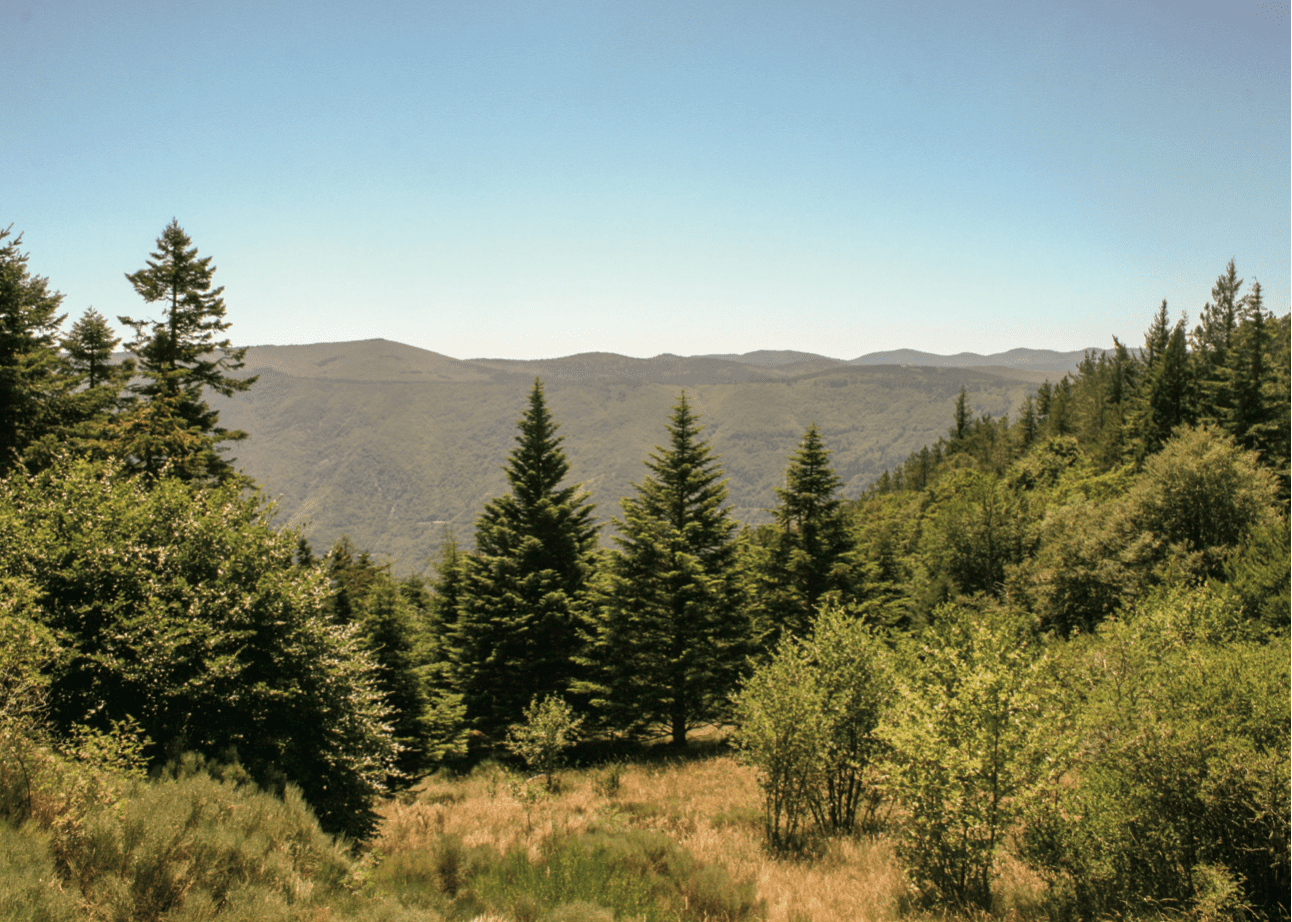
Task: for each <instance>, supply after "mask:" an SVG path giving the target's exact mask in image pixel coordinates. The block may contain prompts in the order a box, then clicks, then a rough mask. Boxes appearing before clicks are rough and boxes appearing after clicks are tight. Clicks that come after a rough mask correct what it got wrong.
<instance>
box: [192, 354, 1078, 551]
mask: <svg viewBox="0 0 1292 922" xmlns="http://www.w3.org/2000/svg"><path fill="white" fill-rule="evenodd" d="M881 355H885V357H887V358H888V361H887V362H886V363H880V364H875V363H872V362H868V361H865V360H869V359H871V358H872V356H863V357H862V359H861V360H856V361H853V362H845V361H842V360H839V359H831V358H827V357H825V356H816V355H811V354H809V353H803V352H791V351H782V352H775V351H771V350H767V351H762V352H756V353H750V354H749V355H748V356H735V357H734V358H733V357H728V356H677V355H660V356H655V357H654V358H649V359H639V358H632V357H630V356H622V355H615V354H612V353H604V352H592V353H584V354H581V355H572V356H564V357H561V358H555V359H541V360H513V359H455V358H452V357H450V356H447V355H442V354H440V353H437V352H432V351H430V350H427V349H419V348H416V347H414V346H408V345H405V344H403V343H396V342H391V341H389V340H384V339H373V340H363V341H359V342H348V343H314V344H310V345H303V346H253V347H251V348H249V349H248V350H247V353H246V367H245V368H244V369H243V372H244V373H245V374H248V375H251V374H258V375H260V380H259V381H258V382H257V383H256V385H255V386H254V387H252V388H251V389H250V390H248V391H247V392H245V393H242V394H237V395H235V396H233V397H231V398H224V397H218V396H214V397H212V398H211V405H212V406H213V407H214V408H215V409H217V410H218V411H219V412H220V422H221V424H222V425H223V426H227V427H228V428H230V429H242V430H244V431H246V432H247V433H248V434H249V436H250V437H249V438H248V439H247V440H246V441H242V442H237V443H235V444H233V445H232V446H231V454H232V455H233V457H234V459H235V465H236V466H237V467H239V468H241V469H242V470H244V471H245V472H246V473H247V474H248V475H249V476H251V477H252V478H253V479H254V480H256V481H257V482H259V483H260V484H261V485H262V486H263V487H264V489H265V491H266V493H267V494H268V495H269V496H271V497H273V498H274V499H275V500H276V502H277V504H278V509H279V518H278V521H279V522H280V523H281V524H287V525H293V526H297V527H300V528H301V529H303V530H304V532H305V534H306V536H307V537H308V538H309V539H310V541H311V542H312V543H313V545H314V547H315V548H316V550H318V551H325V550H326V549H327V548H328V547H330V546H331V544H332V543H333V542H334V541H335V540H336V539H337V538H339V537H340V536H341V535H343V534H348V535H349V536H350V537H351V539H352V540H353V541H354V543H355V545H356V546H357V547H359V548H362V549H365V550H368V551H371V552H372V553H373V554H374V555H375V556H376V558H377V559H378V560H381V559H389V560H390V561H391V563H392V565H393V566H394V567H395V570H396V572H398V573H408V572H425V570H426V569H427V566H428V559H429V558H430V557H431V556H432V555H433V554H435V553H436V551H437V549H438V548H439V547H440V546H441V544H442V543H443V541H444V540H445V537H446V534H447V533H449V532H452V533H454V534H456V536H457V537H458V539H459V540H460V541H462V542H463V543H464V544H466V545H467V546H470V543H471V538H472V535H473V534H474V522H475V518H476V516H478V515H479V514H480V511H481V509H482V508H483V506H484V503H485V502H486V501H488V500H489V499H491V498H493V497H495V496H498V495H500V494H502V493H503V492H505V491H506V489H507V482H506V478H505V477H504V475H503V464H504V463H505V462H506V459H507V454H508V452H509V451H510V450H511V449H512V447H513V445H514V439H515V435H516V421H517V419H518V418H519V417H520V414H521V412H522V411H523V410H524V407H525V400H526V396H527V394H528V392H529V389H530V387H532V385H533V382H534V379H535V378H536V377H538V378H542V380H543V382H544V387H545V390H546V393H547V399H548V405H549V407H550V408H551V411H552V414H553V416H554V418H555V419H556V421H557V423H558V424H560V426H561V429H560V435H561V436H562V437H563V438H564V440H565V441H564V445H565V450H566V452H567V455H568V457H569V461H570V479H571V482H574V483H582V484H583V485H584V488H585V489H587V490H588V491H589V492H590V493H591V494H592V498H593V501H594V502H595V503H596V504H597V515H598V516H599V517H601V519H602V520H603V521H608V520H609V519H610V518H611V517H612V516H615V515H618V514H619V500H620V499H621V498H622V497H624V496H627V495H630V494H631V493H632V490H633V487H632V484H634V483H637V482H640V481H641V479H642V477H643V476H644V474H645V468H644V466H643V464H642V462H643V461H644V460H645V459H646V458H647V456H648V455H649V454H650V453H651V452H652V451H653V450H654V448H655V446H657V445H659V444H661V443H662V442H663V441H664V440H665V432H664V423H665V420H666V418H667V416H668V413H669V411H670V409H671V407H672V406H673V404H674V402H675V401H676V400H677V396H678V394H679V392H680V391H681V390H682V389H685V390H686V393H687V397H688V399H689V400H690V401H691V404H692V406H693V408H694V409H695V410H696V412H697V413H698V414H699V415H700V421H701V424H702V425H703V426H704V427H705V428H704V436H705V437H706V438H708V439H710V441H711V444H712V447H713V449H714V451H715V452H716V453H717V454H718V455H719V456H720V458H721V461H722V464H723V469H724V471H725V473H726V476H727V477H728V478H729V481H728V488H729V490H730V502H731V506H732V509H733V512H734V514H735V516H736V518H737V519H738V520H739V521H742V522H746V523H750V524H753V523H758V522H764V521H768V520H769V516H768V513H767V510H768V509H769V508H770V507H772V506H773V505H775V502H776V494H775V490H776V488H777V487H779V486H781V485H782V478H783V477H784V471H785V463H786V458H787V457H788V456H789V454H790V453H791V452H792V451H793V450H794V448H795V447H796V445H797V444H798V441H799V439H800V438H801V437H802V435H803V431H804V430H805V429H806V427H807V426H808V424H809V423H813V422H815V423H816V424H817V425H818V426H819V427H820V429H821V433H822V436H823V437H824V439H825V442H826V445H827V447H828V448H829V449H830V450H831V452H832V454H831V462H832V464H833V465H834V468H835V470H836V471H837V472H838V474H839V476H840V478H841V479H842V480H843V483H844V496H845V497H849V498H850V497H855V496H857V495H858V494H860V492H861V491H862V490H863V489H864V488H865V487H866V485H867V484H869V483H870V482H871V481H873V480H874V479H875V478H876V477H878V476H879V475H880V474H881V473H882V472H883V471H884V470H885V469H887V468H889V467H891V466H893V465H895V464H899V463H901V462H902V461H904V460H905V459H906V457H907V456H908V455H909V454H910V453H911V452H912V451H918V450H919V449H920V448H921V447H922V446H924V445H927V444H930V443H932V442H935V441H937V439H938V438H939V437H941V436H944V435H945V434H946V433H947V431H948V428H949V427H950V425H951V420H952V413H953V408H954V404H955V399H956V395H957V394H958V393H959V391H960V388H962V387H963V388H965V389H966V391H967V393H968V395H969V400H970V404H971V405H972V407H973V409H974V412H975V413H990V414H992V415H993V416H996V417H999V416H1001V415H1002V414H1006V413H1013V412H1015V411H1016V408H1017V407H1018V405H1019V404H1020V403H1021V402H1022V400H1023V398H1024V397H1025V396H1027V395H1028V394H1029V393H1033V392H1034V391H1035V389H1036V387H1037V386H1038V385H1039V384H1040V383H1041V382H1042V381H1044V380H1046V379H1047V378H1049V379H1054V378H1056V377H1057V376H1058V375H1059V374H1061V373H1062V372H1056V371H1049V370H1045V369H1041V370H1037V369H1032V368H1028V367H1026V365H1025V364H1023V363H1025V362H1027V361H1028V360H1031V359H1035V358H1037V357H1038V356H1039V357H1041V358H1043V359H1046V360H1047V363H1048V360H1049V359H1050V358H1052V356H1054V355H1060V356H1063V355H1065V354H1063V353H1044V352H1042V351H1040V350H1014V352H1013V353H1001V354H999V355H996V356H978V357H976V359H977V360H978V361H999V362H1001V364H997V365H983V364H972V365H971V364H970V363H969V362H968V361H965V362H963V363H959V364H944V365H935V364H932V360H933V359H938V358H942V359H946V360H950V359H957V358H959V357H957V356H943V357H939V356H932V357H931V358H930V359H929V360H928V361H929V362H930V364H925V365H916V364H909V363H907V364H902V363H898V362H894V361H893V356H894V355H895V354H893V353H889V354H881ZM901 355H902V356H905V355H906V353H901ZM924 355H927V353H915V352H913V351H912V352H911V353H910V356H914V357H916V358H917V359H918V358H919V357H920V356H924ZM1072 355H1074V356H1076V357H1078V358H1079V357H1080V354H1077V353H1073V354H1072ZM1011 360H1013V361H1012V363H1011ZM1006 363H1010V364H1006ZM1063 370H1064V371H1067V370H1069V369H1067V368H1065V369H1063Z"/></svg>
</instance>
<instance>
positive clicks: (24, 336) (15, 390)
mask: <svg viewBox="0 0 1292 922" xmlns="http://www.w3.org/2000/svg"><path fill="white" fill-rule="evenodd" d="M11 230H12V228H4V229H2V230H0V243H3V244H4V245H3V246H0V475H3V474H5V473H7V472H8V471H9V470H11V469H12V468H13V466H14V465H15V464H16V463H17V462H18V460H19V458H20V457H21V456H22V454H23V453H24V452H25V451H26V450H27V448H28V446H30V445H31V444H32V443H33V442H35V441H37V440H38V439H40V438H41V437H42V436H43V435H45V434H46V433H47V432H49V431H50V430H51V429H53V428H54V427H55V426H56V424H57V423H58V421H59V417H60V414H61V412H62V409H63V407H62V403H63V401H64V400H65V398H66V395H67V392H68V391H69V390H70V388H71V386H72V379H71V377H70V376H69V374H68V372H67V368H66V364H65V363H64V361H63V359H62V358H61V357H60V356H59V354H58V350H57V343H58V337H57V331H58V327H59V324H61V323H62V322H63V316H62V315H60V314H58V313H57V311H58V308H59V305H60V304H61V303H62V301H63V296H62V295H61V294H59V293H58V292H55V291H51V290H50V288H49V280H48V279H45V278H42V277H40V276H36V275H32V274H31V273H30V271H29V270H28V269H27V260H28V257H27V254H26V253H23V252H21V251H19V249H18V246H19V244H21V243H22V235H21V234H19V235H18V236H17V237H11V234H10V231H11ZM6 240H7V242H5V241H6Z"/></svg>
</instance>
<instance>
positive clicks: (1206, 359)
mask: <svg viewBox="0 0 1292 922" xmlns="http://www.w3.org/2000/svg"><path fill="white" fill-rule="evenodd" d="M1242 287H1243V280H1242V279H1240V278H1239V277H1238V272H1237V270H1236V269H1235V268H1234V261H1233V260H1232V259H1231V260H1230V261H1229V265H1228V266H1226V267H1225V271H1224V273H1223V274H1222V275H1221V276H1220V277H1219V278H1218V279H1216V284H1215V285H1213V286H1212V287H1211V297H1212V300H1211V301H1208V302H1207V304H1206V305H1204V306H1203V308H1202V314H1201V315H1200V316H1199V318H1198V320H1199V324H1198V326H1196V327H1194V329H1193V335H1192V336H1191V343H1190V345H1191V346H1192V358H1193V362H1194V374H1195V376H1196V378H1197V384H1198V388H1199V390H1200V392H1201V393H1200V394H1198V395H1197V396H1199V397H1201V404H1202V406H1201V407H1200V409H1201V413H1200V414H1199V415H1200V417H1201V418H1203V419H1207V420H1216V421H1219V420H1223V419H1224V418H1225V417H1226V416H1228V415H1229V413H1230V412H1231V410H1232V407H1231V398H1232V394H1231V393H1230V390H1229V388H1228V386H1227V380H1226V379H1227V377H1228V375H1227V373H1226V371H1227V369H1228V367H1229V363H1230V360H1231V357H1232V356H1231V353H1232V349H1233V346H1234V334H1235V333H1236V332H1237V330H1238V317H1239V312H1240V310H1241V309H1242V306H1243V299H1241V298H1240V297H1239V295H1238V293H1239V291H1240V290H1241V289H1242Z"/></svg>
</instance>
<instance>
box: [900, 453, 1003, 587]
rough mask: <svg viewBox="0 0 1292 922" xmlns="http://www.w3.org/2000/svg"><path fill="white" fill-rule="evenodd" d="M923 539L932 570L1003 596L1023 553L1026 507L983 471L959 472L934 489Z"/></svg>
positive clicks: (959, 584)
mask: <svg viewBox="0 0 1292 922" xmlns="http://www.w3.org/2000/svg"><path fill="white" fill-rule="evenodd" d="M933 494H934V495H933V502H932V504H931V506H930V508H929V510H928V513H927V516H926V520H925V527H924V531H923V534H922V537H921V544H922V550H923V553H924V556H925V558H926V560H927V561H928V566H929V568H930V570H931V571H932V572H934V573H937V574H939V575H943V576H946V577H947V578H948V579H950V580H951V581H952V584H953V586H954V587H955V590H956V591H958V592H960V593H963V594H966V595H971V594H973V593H975V592H987V593H991V594H993V595H1000V594H1001V593H1002V592H1003V590H1004V586H1005V570H1006V567H1007V566H1008V565H1009V564H1011V563H1017V562H1018V561H1019V560H1020V559H1021V558H1022V556H1023V543H1024V531H1025V525H1026V510H1025V509H1024V508H1023V506H1022V504H1021V503H1020V502H1019V500H1018V497H1017V495H1016V494H1015V493H1014V492H1013V491H1011V490H1010V489H1009V488H1008V487H1007V486H1006V485H1005V484H1004V483H1003V482H1001V481H1000V480H999V479H997V478H996V477H992V476H991V475H988V474H981V473H979V472H977V471H972V470H962V471H955V472H954V473H952V474H951V475H950V476H947V477H944V478H943V479H942V481H940V482H939V483H938V486H937V487H936V488H935V489H934V491H933Z"/></svg>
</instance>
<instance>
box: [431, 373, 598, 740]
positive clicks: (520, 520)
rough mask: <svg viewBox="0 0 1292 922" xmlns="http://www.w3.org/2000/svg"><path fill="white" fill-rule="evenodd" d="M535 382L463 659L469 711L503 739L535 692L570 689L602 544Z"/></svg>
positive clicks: (464, 597) (487, 531)
mask: <svg viewBox="0 0 1292 922" xmlns="http://www.w3.org/2000/svg"><path fill="white" fill-rule="evenodd" d="M556 429H557V424H556V423H555V422H554V421H553V420H552V416H551V414H550V413H549V412H548V409H547V404H546V402H545V400H544V397H543V385H542V382H541V381H539V380H537V379H535V381H534V389H533V390H532V391H531V392H530V395H529V408H528V409H527V410H526V411H525V413H524V415H523V416H522V417H521V419H520V422H519V430H520V431H519V433H518V434H517V435H516V448H515V449H514V450H513V451H512V453H511V458H510V460H509V462H508V464H507V468H506V472H507V480H508V482H509V483H510V484H511V493H509V494H507V495H505V496H501V497H499V498H497V499H495V500H493V501H492V502H490V503H489V504H488V505H487V506H485V509H484V512H483V513H482V514H481V515H480V518H479V520H478V521H477V522H476V551H475V553H474V554H472V555H471V556H469V557H468V558H467V559H466V564H467V566H466V574H465V576H466V579H465V581H464V583H465V584H464V585H463V586H462V587H461V601H460V605H461V611H460V613H459V615H458V623H457V625H456V634H457V638H456V639H457V647H458V649H457V650H456V651H455V652H456V656H455V658H456V660H457V667H458V676H459V681H460V683H461V690H462V692H463V695H464V698H465V701H466V707H467V717H468V720H469V721H470V722H471V723H472V725H473V726H474V727H475V728H476V729H479V730H481V731H483V732H484V733H486V734H488V735H489V736H491V737H494V738H497V739H500V738H501V735H502V732H503V731H505V730H506V728H507V727H508V726H509V725H511V724H513V723H517V722H519V721H520V720H522V719H523V717H524V711H525V707H526V706H527V705H528V704H529V703H530V701H531V700H532V699H533V698H534V697H536V696H537V697H538V698H540V699H542V698H544V697H546V696H547V695H565V694H566V693H567V692H568V690H569V688H570V685H571V682H572V681H573V680H574V678H575V673H576V665H575V660H576V658H578V657H579V656H580V654H581V652H582V650H581V643H582V641H581V640H580V615H579V607H580V604H581V599H582V596H583V593H584V587H585V583H586V582H587V579H588V577H589V575H590V573H591V570H592V555H593V553H594V551H595V548H596V543H597V526H596V525H595V524H594V523H593V521H592V511H593V506H592V505H591V504H590V503H589V502H588V495H587V494H586V493H585V492H582V490H581V489H580V487H579V486H577V485H573V486H561V482H562V481H563V480H565V477H566V474H567V473H568V472H569V463H568V462H567V461H566V458H565V452H564V450H562V448H561V439H560V438H559V437H558V436H557V435H556Z"/></svg>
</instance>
